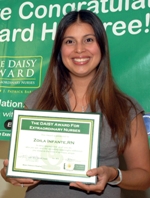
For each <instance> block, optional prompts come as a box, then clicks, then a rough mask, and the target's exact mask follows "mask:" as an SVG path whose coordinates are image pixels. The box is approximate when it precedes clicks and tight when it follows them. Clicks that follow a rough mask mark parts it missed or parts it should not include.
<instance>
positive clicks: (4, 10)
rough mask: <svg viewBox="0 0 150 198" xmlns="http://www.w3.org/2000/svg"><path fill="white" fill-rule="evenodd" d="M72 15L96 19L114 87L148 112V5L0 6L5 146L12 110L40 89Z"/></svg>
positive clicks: (7, 2)
mask: <svg viewBox="0 0 150 198" xmlns="http://www.w3.org/2000/svg"><path fill="white" fill-rule="evenodd" d="M75 9H76V10H80V9H88V10H91V11H93V12H94V13H96V14H97V15H98V16H99V17H100V18H101V19H102V21H103V24H104V26H105V29H106V32H107V35H108V40H109V47H110V55H111V63H112V71H113V76H114V79H115V81H116V83H117V84H118V86H119V87H120V88H121V89H122V90H123V91H124V92H125V93H127V94H129V95H130V96H132V97H134V98H135V99H136V100H137V101H138V102H139V103H140V104H141V105H142V106H143V108H144V109H145V111H146V112H149V111H150V91H149V87H150V81H149V73H150V66H149V63H150V0H91V1H90V0H89V1H79V0H69V1H67V0H63V1H60V0H59V1H58V0H50V1H48V0H43V1H40V0H29V1H23V0H19V1H17V0H1V1H0V122H1V125H0V140H10V136H11V120H12V116H13V109H16V108H19V109H22V108H24V104H23V101H24V100H25V98H26V97H27V96H28V94H30V93H31V92H32V91H33V90H34V89H37V88H39V87H40V86H41V84H42V82H43V79H44V76H45V73H46V70H47V67H48V63H49V58H50V55H51V49H52V45H53V41H54V38H55V32H56V28H57V25H58V22H59V21H60V20H61V18H62V17H63V16H64V15H65V14H66V13H67V12H69V11H71V10H75Z"/></svg>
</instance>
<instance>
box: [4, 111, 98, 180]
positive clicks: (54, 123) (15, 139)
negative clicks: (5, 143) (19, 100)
mask: <svg viewBox="0 0 150 198" xmlns="http://www.w3.org/2000/svg"><path fill="white" fill-rule="evenodd" d="M100 123H101V113H78V112H60V111H39V110H19V109H16V110H14V112H13V123H12V134H11V140H10V150H9V165H8V168H7V176H8V177H16V178H32V179H35V180H50V181H58V182H76V181H80V182H83V183H87V184H95V183H96V181H97V177H96V176H92V177H88V176H87V175H86V172H87V170H89V169H92V168H96V167H97V166H98V153H99V148H100V145H99V144H100V125H101V124H100Z"/></svg>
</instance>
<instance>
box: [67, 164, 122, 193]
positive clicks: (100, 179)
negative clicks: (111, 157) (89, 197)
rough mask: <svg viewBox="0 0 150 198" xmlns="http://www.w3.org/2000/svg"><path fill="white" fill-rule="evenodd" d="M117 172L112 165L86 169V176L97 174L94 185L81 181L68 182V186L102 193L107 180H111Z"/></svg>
mask: <svg viewBox="0 0 150 198" xmlns="http://www.w3.org/2000/svg"><path fill="white" fill-rule="evenodd" d="M117 174H118V172H117V170H116V169H115V168H113V167H107V166H100V167H98V168H94V169H91V170H89V171H87V176H89V177H92V176H97V183H96V184H95V185H94V184H91V185H87V184H83V183H81V182H72V183H70V186H71V187H76V188H79V189H82V190H85V191H87V193H89V192H90V191H92V192H96V193H102V192H103V190H104V189H105V186H106V184H107V182H109V181H112V180H113V179H114V178H115V177H116V175H117Z"/></svg>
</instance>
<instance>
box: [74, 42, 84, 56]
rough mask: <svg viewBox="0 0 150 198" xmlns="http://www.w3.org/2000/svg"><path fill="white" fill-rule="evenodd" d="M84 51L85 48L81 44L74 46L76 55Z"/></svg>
mask: <svg viewBox="0 0 150 198" xmlns="http://www.w3.org/2000/svg"><path fill="white" fill-rule="evenodd" d="M84 51H85V46H84V44H83V43H77V44H76V53H78V54H80V53H82V52H84Z"/></svg>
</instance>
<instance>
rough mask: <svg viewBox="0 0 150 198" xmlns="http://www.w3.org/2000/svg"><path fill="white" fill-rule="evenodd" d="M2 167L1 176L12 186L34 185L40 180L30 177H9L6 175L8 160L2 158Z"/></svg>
mask: <svg viewBox="0 0 150 198" xmlns="http://www.w3.org/2000/svg"><path fill="white" fill-rule="evenodd" d="M3 165H4V166H3V168H2V169H1V176H2V177H3V178H4V180H5V181H6V182H9V183H11V184H12V185H14V186H21V187H29V186H33V185H36V184H37V183H39V182H40V181H35V180H32V179H23V178H11V177H7V176H6V169H7V166H8V160H4V162H3Z"/></svg>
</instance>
